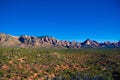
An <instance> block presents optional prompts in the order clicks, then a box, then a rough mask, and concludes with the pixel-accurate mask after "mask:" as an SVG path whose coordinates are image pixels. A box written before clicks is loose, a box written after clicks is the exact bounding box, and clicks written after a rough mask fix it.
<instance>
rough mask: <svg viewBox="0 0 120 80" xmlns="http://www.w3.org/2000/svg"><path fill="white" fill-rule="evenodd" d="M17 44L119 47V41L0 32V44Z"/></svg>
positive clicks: (65, 46)
mask: <svg viewBox="0 0 120 80" xmlns="http://www.w3.org/2000/svg"><path fill="white" fill-rule="evenodd" d="M2 44H3V45H9V46H10V45H13V44H14V45H17V46H25V47H26V46H32V47H33V46H35V47H46V46H47V47H49V46H50V47H57V48H58V47H63V48H81V47H83V48H99V47H120V41H119V42H114V43H112V42H104V43H98V42H97V41H94V40H90V39H87V40H85V41H84V42H82V43H80V42H76V41H66V40H65V41H64V40H57V39H55V38H53V37H50V36H41V37H34V36H20V37H15V36H12V35H7V34H1V33H0V45H2Z"/></svg>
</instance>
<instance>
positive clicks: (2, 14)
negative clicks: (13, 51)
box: [0, 0, 120, 42]
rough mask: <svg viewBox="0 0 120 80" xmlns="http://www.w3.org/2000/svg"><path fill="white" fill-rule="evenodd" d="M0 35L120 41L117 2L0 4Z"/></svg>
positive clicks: (2, 0)
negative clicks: (0, 33)
mask: <svg viewBox="0 0 120 80" xmlns="http://www.w3.org/2000/svg"><path fill="white" fill-rule="evenodd" d="M0 32H4V33H7V34H11V35H15V36H20V35H25V34H26V35H33V36H43V35H49V36H53V37H55V38H57V39H60V40H70V41H71V40H77V41H83V40H85V39H88V38H89V39H92V40H97V41H101V42H102V41H118V40H120V0H0Z"/></svg>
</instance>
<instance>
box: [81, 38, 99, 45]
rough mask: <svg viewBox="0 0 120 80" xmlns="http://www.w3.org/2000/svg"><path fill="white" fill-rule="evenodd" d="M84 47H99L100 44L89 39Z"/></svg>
mask: <svg viewBox="0 0 120 80" xmlns="http://www.w3.org/2000/svg"><path fill="white" fill-rule="evenodd" d="M82 46H83V47H99V43H98V42H97V41H94V40H90V39H87V40H85V41H84V42H83V43H82Z"/></svg>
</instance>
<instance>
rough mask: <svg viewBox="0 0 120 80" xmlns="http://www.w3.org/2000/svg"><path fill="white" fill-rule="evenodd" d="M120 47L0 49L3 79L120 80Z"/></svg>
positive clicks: (0, 78)
mask: <svg viewBox="0 0 120 80" xmlns="http://www.w3.org/2000/svg"><path fill="white" fill-rule="evenodd" d="M119 79H120V48H100V49H99V48H87V49H82V48H81V49H64V48H63V49H62V48H61V49H57V48H3V47H1V48H0V80H119Z"/></svg>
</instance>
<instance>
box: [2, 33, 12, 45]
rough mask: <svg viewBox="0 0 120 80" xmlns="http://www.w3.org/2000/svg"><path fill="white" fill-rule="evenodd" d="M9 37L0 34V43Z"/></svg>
mask: <svg viewBox="0 0 120 80" xmlns="http://www.w3.org/2000/svg"><path fill="white" fill-rule="evenodd" d="M9 37H10V36H9V35H6V34H3V33H0V42H1V43H2V42H4V41H6V40H7V39H8V38H9Z"/></svg>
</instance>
